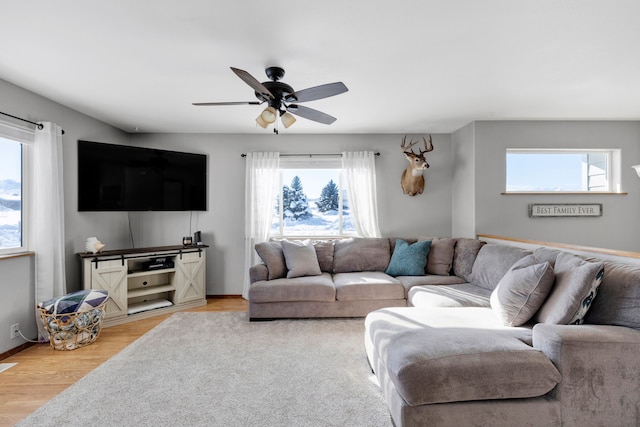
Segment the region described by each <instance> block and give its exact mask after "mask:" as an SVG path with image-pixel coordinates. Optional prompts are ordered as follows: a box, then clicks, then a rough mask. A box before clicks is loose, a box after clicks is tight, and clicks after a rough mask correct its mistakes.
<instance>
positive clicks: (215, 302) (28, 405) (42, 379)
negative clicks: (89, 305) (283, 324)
mask: <svg viewBox="0 0 640 427" xmlns="http://www.w3.org/2000/svg"><path fill="white" fill-rule="evenodd" d="M247 308H248V303H247V301H245V300H244V299H242V298H241V297H233V298H213V299H208V300H207V305H206V306H203V307H198V308H195V309H189V310H185V311H246V310H247ZM170 315H171V314H166V315H161V316H157V317H153V318H149V319H143V320H138V321H135V322H131V323H127V324H124V325H117V326H111V327H109V328H103V329H102V331H101V332H100V337H99V338H98V340H97V341H96V342H94V343H93V344H91V345H88V346H86V347H82V348H79V349H76V350H73V351H57V350H53V349H52V348H51V347H50V346H49V345H48V344H36V345H34V346H31V347H29V348H27V349H25V350H23V351H21V352H19V353H17V354H14V355H13V356H10V357H8V358H6V359H4V360H2V361H0V363H17V365H15V366H13V367H12V368H9V369H8V370H6V371H4V372H2V373H0V426H13V425H15V423H17V422H18V421H20V420H22V419H24V418H25V417H26V416H27V415H29V414H30V413H32V412H34V411H35V410H36V409H38V408H39V407H40V406H42V405H44V404H45V403H46V402H48V401H49V400H51V399H52V398H53V397H55V396H56V395H58V394H59V393H60V392H62V391H63V390H64V389H66V388H67V387H69V386H70V385H72V384H74V383H75V382H76V381H78V380H79V379H80V378H82V377H83V376H85V375H86V374H88V373H89V372H90V371H92V370H93V369H95V368H96V367H98V366H99V365H101V364H102V363H104V362H105V361H107V360H108V359H109V358H110V357H111V356H113V355H115V354H116V353H118V352H119V351H120V350H122V349H123V348H125V347H126V346H127V345H129V344H130V343H132V342H133V341H135V340H136V339H137V338H139V337H140V336H142V335H144V333H146V332H147V331H149V330H151V329H152V328H153V327H154V326H156V325H157V324H159V323H160V322H162V321H163V320H164V319H166V318H167V317H169V316H170Z"/></svg>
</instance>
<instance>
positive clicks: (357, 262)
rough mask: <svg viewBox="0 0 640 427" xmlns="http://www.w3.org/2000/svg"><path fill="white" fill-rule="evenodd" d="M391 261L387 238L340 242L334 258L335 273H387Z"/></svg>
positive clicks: (336, 246)
mask: <svg viewBox="0 0 640 427" xmlns="http://www.w3.org/2000/svg"><path fill="white" fill-rule="evenodd" d="M390 259H391V246H390V244H389V239H387V238H365V239H361V238H354V239H344V240H338V241H337V242H336V244H335V250H334V258H333V272H334V273H350V272H357V271H385V270H386V269H387V266H388V265H389V260H390Z"/></svg>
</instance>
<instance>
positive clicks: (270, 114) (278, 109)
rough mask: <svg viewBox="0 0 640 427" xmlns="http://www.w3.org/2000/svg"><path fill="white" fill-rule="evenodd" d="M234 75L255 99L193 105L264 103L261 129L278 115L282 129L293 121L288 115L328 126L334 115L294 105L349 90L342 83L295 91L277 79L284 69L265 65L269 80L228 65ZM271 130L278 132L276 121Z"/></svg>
mask: <svg viewBox="0 0 640 427" xmlns="http://www.w3.org/2000/svg"><path fill="white" fill-rule="evenodd" d="M231 71H233V72H234V73H235V74H236V75H237V76H238V77H240V78H241V79H242V81H244V82H245V83H246V84H248V85H249V86H250V87H251V88H252V89H253V90H254V91H255V96H256V98H258V101H246V102H242V101H241V102H194V103H193V105H196V106H212V105H260V104H263V103H265V102H266V103H267V104H268V107H267V108H265V109H264V111H262V113H260V115H259V116H258V117H257V118H256V123H258V125H260V126H261V127H262V128H266V127H267V126H268V125H270V124H272V123H275V122H276V120H277V118H278V115H280V120H281V121H282V124H283V125H284V127H285V128H288V127H289V126H291V125H292V124H293V123H294V122H295V121H296V119H295V117H293V116H292V114H294V115H296V116H298V117H303V118H305V119H308V120H312V121H314V122H318V123H323V124H326V125H330V124H331V123H333V122H335V121H336V118H335V117H333V116H330V115H329V114H326V113H323V112H322V111H318V110H314V109H313V108H309V107H305V106H304V105H298V103H300V102H308V101H315V100H317V99H323V98H328V97H330V96H335V95H339V94H341V93H344V92H347V91H348V90H349V89H347V87H346V86H345V85H344V83H342V82H335V83H327V84H324V85H320V86H314V87H310V88H307V89H302V90H299V91H295V90H293V88H292V87H291V86H289V85H288V84H286V83H284V82H281V81H280V79H282V77H284V69H283V68H280V67H269V68H267V69H266V70H265V73H266V74H267V77H268V78H269V79H270V81H266V82H262V83H260V82H259V81H258V80H257V79H256V78H255V77H253V76H252V75H251V74H249V73H248V72H246V71H244V70H241V69H239V68H234V67H231ZM274 126H276V127H275V128H274V132H275V133H278V129H277V124H275V125H274Z"/></svg>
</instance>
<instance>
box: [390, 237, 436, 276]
mask: <svg viewBox="0 0 640 427" xmlns="http://www.w3.org/2000/svg"><path fill="white" fill-rule="evenodd" d="M430 248H431V240H425V241H422V242H415V243H412V244H409V243H407V242H406V241H404V240H402V239H398V240H397V241H396V245H395V248H394V250H393V255H391V261H389V266H388V267H387V269H386V271H385V273H387V274H389V275H391V276H424V269H425V266H426V265H427V254H428V253H429V249H430Z"/></svg>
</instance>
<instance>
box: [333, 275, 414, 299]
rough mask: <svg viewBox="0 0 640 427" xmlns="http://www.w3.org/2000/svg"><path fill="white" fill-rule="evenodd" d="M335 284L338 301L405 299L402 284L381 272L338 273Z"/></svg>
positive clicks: (334, 278)
mask: <svg viewBox="0 0 640 427" xmlns="http://www.w3.org/2000/svg"><path fill="white" fill-rule="evenodd" d="M333 284H334V286H335V287H336V299H337V300H338V301H357V300H390V299H404V287H403V286H402V283H400V281H399V280H397V279H394V278H393V277H391V276H389V275H388V274H385V273H383V272H380V271H361V272H354V273H338V274H336V275H334V276H333Z"/></svg>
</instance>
